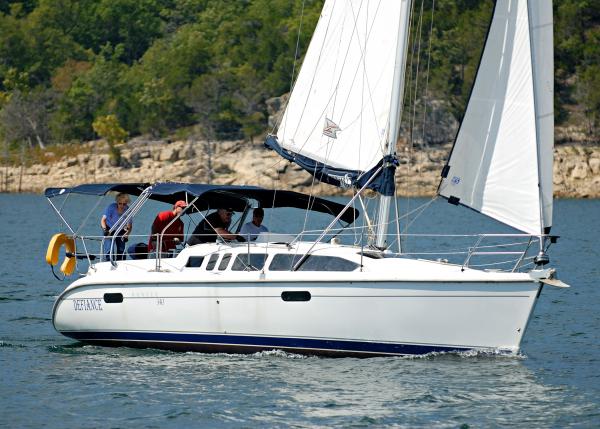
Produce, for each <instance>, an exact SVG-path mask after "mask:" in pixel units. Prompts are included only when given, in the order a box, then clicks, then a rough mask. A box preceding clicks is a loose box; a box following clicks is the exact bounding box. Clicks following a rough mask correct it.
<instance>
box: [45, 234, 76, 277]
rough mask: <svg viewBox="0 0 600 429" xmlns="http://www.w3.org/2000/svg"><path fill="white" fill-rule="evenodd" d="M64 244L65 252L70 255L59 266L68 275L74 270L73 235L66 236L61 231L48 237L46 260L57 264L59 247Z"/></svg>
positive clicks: (51, 263)
mask: <svg viewBox="0 0 600 429" xmlns="http://www.w3.org/2000/svg"><path fill="white" fill-rule="evenodd" d="M63 245H64V246H65V253H70V254H71V255H72V256H67V257H66V258H65V260H64V261H63V263H62V265H61V266H60V271H61V272H62V273H63V274H64V275H66V276H70V275H71V274H73V271H75V265H76V260H75V240H74V239H73V237H70V236H68V235H67V234H63V233H62V232H61V233H59V234H54V235H53V236H52V238H51V239H50V243H48V250H47V251H46V262H47V263H48V264H50V265H52V266H54V265H56V264H58V254H59V252H60V248H61V247H62V246H63Z"/></svg>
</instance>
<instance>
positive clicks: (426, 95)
mask: <svg viewBox="0 0 600 429" xmlns="http://www.w3.org/2000/svg"><path fill="white" fill-rule="evenodd" d="M434 12H435V0H431V22H430V23H429V47H428V49H427V67H426V69H425V70H426V71H425V95H424V97H423V98H424V101H423V128H422V141H423V142H424V143H425V145H426V146H427V147H429V143H428V142H427V141H426V140H425V123H426V122H427V98H428V95H429V70H430V64H431V43H432V39H433V21H434Z"/></svg>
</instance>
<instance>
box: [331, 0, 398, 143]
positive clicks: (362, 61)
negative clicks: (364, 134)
mask: <svg viewBox="0 0 600 429" xmlns="http://www.w3.org/2000/svg"><path fill="white" fill-rule="evenodd" d="M380 5H381V1H380V2H378V3H377V8H376V9H375V13H374V15H373V18H372V21H371V26H370V27H369V28H368V30H367V31H366V33H365V42H364V43H365V49H363V48H362V45H361V44H360V37H359V32H358V31H356V32H354V31H353V34H354V33H356V35H357V36H356V37H357V39H358V47H359V48H361V50H360V59H359V61H360V64H362V65H363V74H362V76H363V81H366V87H367V93H368V94H369V101H370V106H371V110H372V114H373V118H374V119H375V127H376V128H377V129H379V124H378V123H377V113H376V111H375V104H374V103H373V91H372V90H371V84H370V82H369V77H368V76H367V75H366V72H365V70H366V67H365V65H366V63H365V58H366V47H367V44H368V41H369V37H370V35H371V31H372V30H373V28H374V26H375V19H376V17H377V13H378V12H379V6H380ZM350 8H351V10H352V12H353V13H352V14H353V16H354V28H355V29H356V28H357V24H356V23H357V16H358V15H357V14H354V8H352V3H350ZM367 12H368V7H367ZM358 14H360V9H359V11H358ZM368 23H369V19H368V16H367V18H366V19H365V26H367V24H368ZM344 63H345V61H344ZM358 70H359V68H357V69H356V72H355V73H354V76H353V77H352V83H351V84H353V83H354V80H355V79H356V76H357V74H358ZM340 78H341V75H340ZM338 84H339V82H338ZM364 86H365V85H364V83H363V86H362V87H361V88H362V89H363V93H364ZM349 99H350V93H348V95H347V96H346V101H345V102H344V107H343V109H342V112H345V111H346V107H347V106H348V101H349ZM360 110H361V113H360V115H359V116H360V117H361V118H362V111H363V104H362V102H361V109H360ZM356 120H357V118H355V119H353V120H350V121H349V122H348V125H351V124H353V123H354V122H355V121H356ZM388 122H389V118H388ZM383 142H384V138H383V137H382V136H379V148H380V149H381V151H382V152H383V151H384V143H383Z"/></svg>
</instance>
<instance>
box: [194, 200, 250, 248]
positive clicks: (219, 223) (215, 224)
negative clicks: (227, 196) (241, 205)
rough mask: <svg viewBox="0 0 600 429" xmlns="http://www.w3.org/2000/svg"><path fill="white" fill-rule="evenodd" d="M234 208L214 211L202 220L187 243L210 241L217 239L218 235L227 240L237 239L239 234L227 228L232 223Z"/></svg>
mask: <svg viewBox="0 0 600 429" xmlns="http://www.w3.org/2000/svg"><path fill="white" fill-rule="evenodd" d="M232 216H233V209H231V208H227V209H218V210H217V211H215V212H212V213H211V214H209V215H208V216H206V217H205V218H204V220H202V222H200V223H199V224H198V225H197V226H196V228H194V232H192V234H191V235H190V237H189V238H188V241H187V243H188V244H189V245H190V246H193V245H194V244H199V243H210V242H214V241H217V237H221V238H223V239H225V240H236V239H238V238H239V236H238V235H237V234H233V233H231V232H229V230H228V229H227V228H229V225H231V217H232Z"/></svg>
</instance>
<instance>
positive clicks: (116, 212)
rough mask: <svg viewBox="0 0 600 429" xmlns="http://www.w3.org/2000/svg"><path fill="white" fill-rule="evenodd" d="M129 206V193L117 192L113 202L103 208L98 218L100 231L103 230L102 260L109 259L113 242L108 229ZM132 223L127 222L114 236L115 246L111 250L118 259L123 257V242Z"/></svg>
mask: <svg viewBox="0 0 600 429" xmlns="http://www.w3.org/2000/svg"><path fill="white" fill-rule="evenodd" d="M128 208H129V195H127V194H124V193H119V194H117V196H116V197H115V202H114V203H112V204H110V205H109V206H108V207H107V208H106V210H104V214H103V215H102V219H100V226H101V227H102V231H103V232H104V237H106V238H105V239H104V243H103V245H102V252H103V260H105V261H109V260H110V251H111V247H110V246H111V243H113V239H112V236H111V234H110V229H111V228H112V227H113V226H114V225H115V224H116V223H117V221H118V220H119V218H120V217H121V216H122V215H123V213H125V211H127V209H128ZM132 227H133V225H132V224H131V222H129V223H128V224H127V225H126V226H125V228H123V229H122V230H121V232H120V235H119V236H118V237H115V239H114V243H115V246H114V248H113V251H114V252H115V259H116V260H118V261H120V260H123V259H125V243H126V242H127V240H128V236H129V234H130V233H131V229H132Z"/></svg>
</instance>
